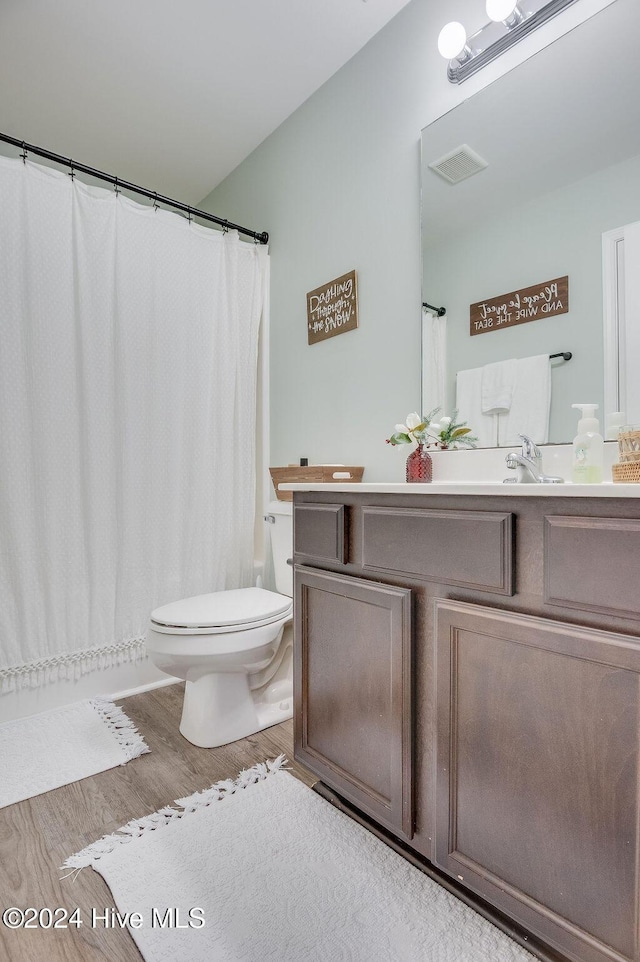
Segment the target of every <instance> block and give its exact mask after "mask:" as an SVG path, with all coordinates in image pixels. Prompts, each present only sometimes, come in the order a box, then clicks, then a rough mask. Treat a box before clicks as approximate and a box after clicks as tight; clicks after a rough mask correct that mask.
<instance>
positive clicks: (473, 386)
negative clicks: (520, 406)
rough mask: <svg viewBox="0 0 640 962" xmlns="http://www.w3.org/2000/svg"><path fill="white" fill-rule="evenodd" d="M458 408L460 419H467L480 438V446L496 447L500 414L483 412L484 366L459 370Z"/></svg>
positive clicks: (473, 432) (457, 380)
mask: <svg viewBox="0 0 640 962" xmlns="http://www.w3.org/2000/svg"><path fill="white" fill-rule="evenodd" d="M456 409H457V411H458V420H459V421H466V422H467V426H468V427H470V428H471V432H472V434H475V435H476V437H477V438H478V447H480V448H494V447H496V445H497V444H498V415H497V414H483V413H482V368H481V367H473V368H470V369H469V370H467V371H458V373H457V375H456Z"/></svg>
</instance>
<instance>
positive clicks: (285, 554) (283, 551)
mask: <svg viewBox="0 0 640 962" xmlns="http://www.w3.org/2000/svg"><path fill="white" fill-rule="evenodd" d="M269 515H270V516H271V517H272V518H273V519H274V520H273V522H272V523H271V524H270V525H269V531H270V534H271V554H272V557H273V571H274V575H275V580H276V591H279V592H280V594H281V595H289V597H293V568H292V566H291V565H288V564H287V560H288V559H289V558H292V557H293V503H292V502H291V501H271V502H270V503H269Z"/></svg>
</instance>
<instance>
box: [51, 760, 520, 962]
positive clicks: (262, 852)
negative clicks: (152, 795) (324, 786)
mask: <svg viewBox="0 0 640 962" xmlns="http://www.w3.org/2000/svg"><path fill="white" fill-rule="evenodd" d="M283 762H284V757H283V756H281V757H280V758H278V759H276V760H275V762H266V763H261V764H260V765H257V766H255V767H254V768H252V769H250V770H248V771H246V772H243V773H242V774H241V775H240V777H239V778H238V779H237V781H236V782H232V781H228V782H221V783H218V784H217V785H214V786H213V787H212V788H210V789H208V790H207V791H205V792H202V793H200V794H196V795H192V796H190V797H189V798H183V799H179V800H178V801H177V802H176V804H177V805H178V806H180V808H179V809H176V808H166V809H163V810H161V811H160V812H156V813H155V814H154V815H151V816H149V817H147V818H143V819H139V820H137V821H135V822H130V823H129V824H128V825H126V826H124V828H122V829H120V834H117V833H116V834H114V835H108V836H105V837H104V838H102V839H100V841H99V842H97V843H94V844H93V845H90V846H89V847H88V848H86V849H84V850H83V851H82V852H79V853H78V854H77V855H75V856H72V857H71V858H69V859H68V860H67V862H66V863H65V865H64V866H63V868H66V869H67V870H68V873H67V877H68V883H67V884H71V879H72V877H73V875H74V874H75V872H74V869H78V870H79V869H81V868H82V867H83V866H87V865H92V866H93V868H94V869H95V870H96V871H97V872H99V873H100V874H101V875H102V876H103V877H104V879H105V880H106V882H107V884H108V885H109V887H110V889H111V892H112V894H113V897H114V900H115V903H116V905H117V907H118V913H119V917H120V919H123V918H125V917H126V918H127V919H128V922H129V930H130V932H131V935H132V936H133V938H134V939H135V941H136V944H137V945H138V948H139V949H140V951H141V953H142V955H143V957H144V959H145V960H146V962H268V960H271V962H276V960H277V962H301V960H307V962H309V960H314V962H326V960H328V959H340V960H342V962H423V960H424V962H535V960H533V957H532V956H531V955H530V954H529V953H528V952H527V951H526V950H525V949H523V948H521V947H520V946H519V945H517V944H516V943H515V942H513V941H512V940H511V939H510V938H508V937H507V936H506V935H505V934H504V933H503V932H501V931H500V930H499V929H497V928H495V927H494V926H493V925H492V924H491V923H490V922H487V921H486V919H484V918H482V916H480V915H478V914H477V913H476V912H474V911H473V909H471V908H469V907H468V906H467V905H465V904H464V903H462V902H460V901H459V900H458V899H456V898H455V897H454V896H453V895H451V894H450V893H449V892H447V891H446V890H445V889H444V888H441V887H440V886H439V885H437V884H436V883H435V882H433V881H431V879H429V878H427V876H426V875H424V874H423V873H422V872H420V871H419V870H418V869H416V868H414V867H413V866H412V865H410V864H409V863H408V862H407V861H405V859H403V858H402V857H401V856H399V855H397V854H396V853H395V852H393V851H392V850H391V849H390V848H388V847H387V846H386V845H384V844H383V843H382V842H381V841H379V840H378V839H377V838H375V837H374V836H373V835H371V834H370V833H369V832H367V831H366V830H365V829H363V828H362V827H361V826H359V825H357V824H356V823H355V822H354V821H352V820H351V819H350V818H349V817H348V816H346V815H344V814H342V813H341V812H338V811H337V810H336V809H335V808H333V807H332V806H331V805H330V804H329V803H328V802H326V801H324V799H322V798H320V797H319V796H318V795H316V794H315V792H313V791H311V789H309V788H307V787H306V786H305V785H303V784H302V783H301V782H299V781H297V780H296V779H295V778H293V776H291V775H289V774H287V773H286V772H284V771H282V770H281V769H282V764H283ZM100 911H101V912H102V913H104V909H101V910H100ZM113 911H114V913H115V910H113ZM133 913H135V914H133ZM100 924H103V923H100ZM115 924H119V923H118V921H117V918H116V920H115Z"/></svg>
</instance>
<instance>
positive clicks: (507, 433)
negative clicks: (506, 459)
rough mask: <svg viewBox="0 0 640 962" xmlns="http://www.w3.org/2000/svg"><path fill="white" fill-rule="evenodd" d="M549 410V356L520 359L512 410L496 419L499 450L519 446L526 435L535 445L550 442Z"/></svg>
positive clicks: (517, 366)
mask: <svg viewBox="0 0 640 962" xmlns="http://www.w3.org/2000/svg"><path fill="white" fill-rule="evenodd" d="M550 410H551V364H550V361H549V355H548V354H536V355H534V356H533V357H521V358H519V359H518V360H517V362H516V381H515V387H514V391H513V399H512V401H511V407H510V408H509V411H508V412H507V413H506V414H499V415H498V436H499V442H498V443H499V445H500V447H504V446H511V445H519V444H520V438H519V436H518V435H520V434H526V435H527V436H528V437H530V438H532V440H533V441H535V442H536V444H546V443H547V441H548V440H549V412H550Z"/></svg>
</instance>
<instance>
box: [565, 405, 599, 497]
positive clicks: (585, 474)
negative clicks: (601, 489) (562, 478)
mask: <svg viewBox="0 0 640 962" xmlns="http://www.w3.org/2000/svg"><path fill="white" fill-rule="evenodd" d="M571 407H572V408H578V409H579V410H580V411H582V417H581V418H580V420H579V421H578V433H577V434H576V436H575V438H574V439H573V471H572V475H573V477H572V480H573V482H574V484H600V482H601V481H602V465H603V460H604V439H603V437H602V435H601V434H600V425H599V424H598V419H597V418H596V416H595V414H596V411H597V410H598V405H597V404H572V405H571Z"/></svg>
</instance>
